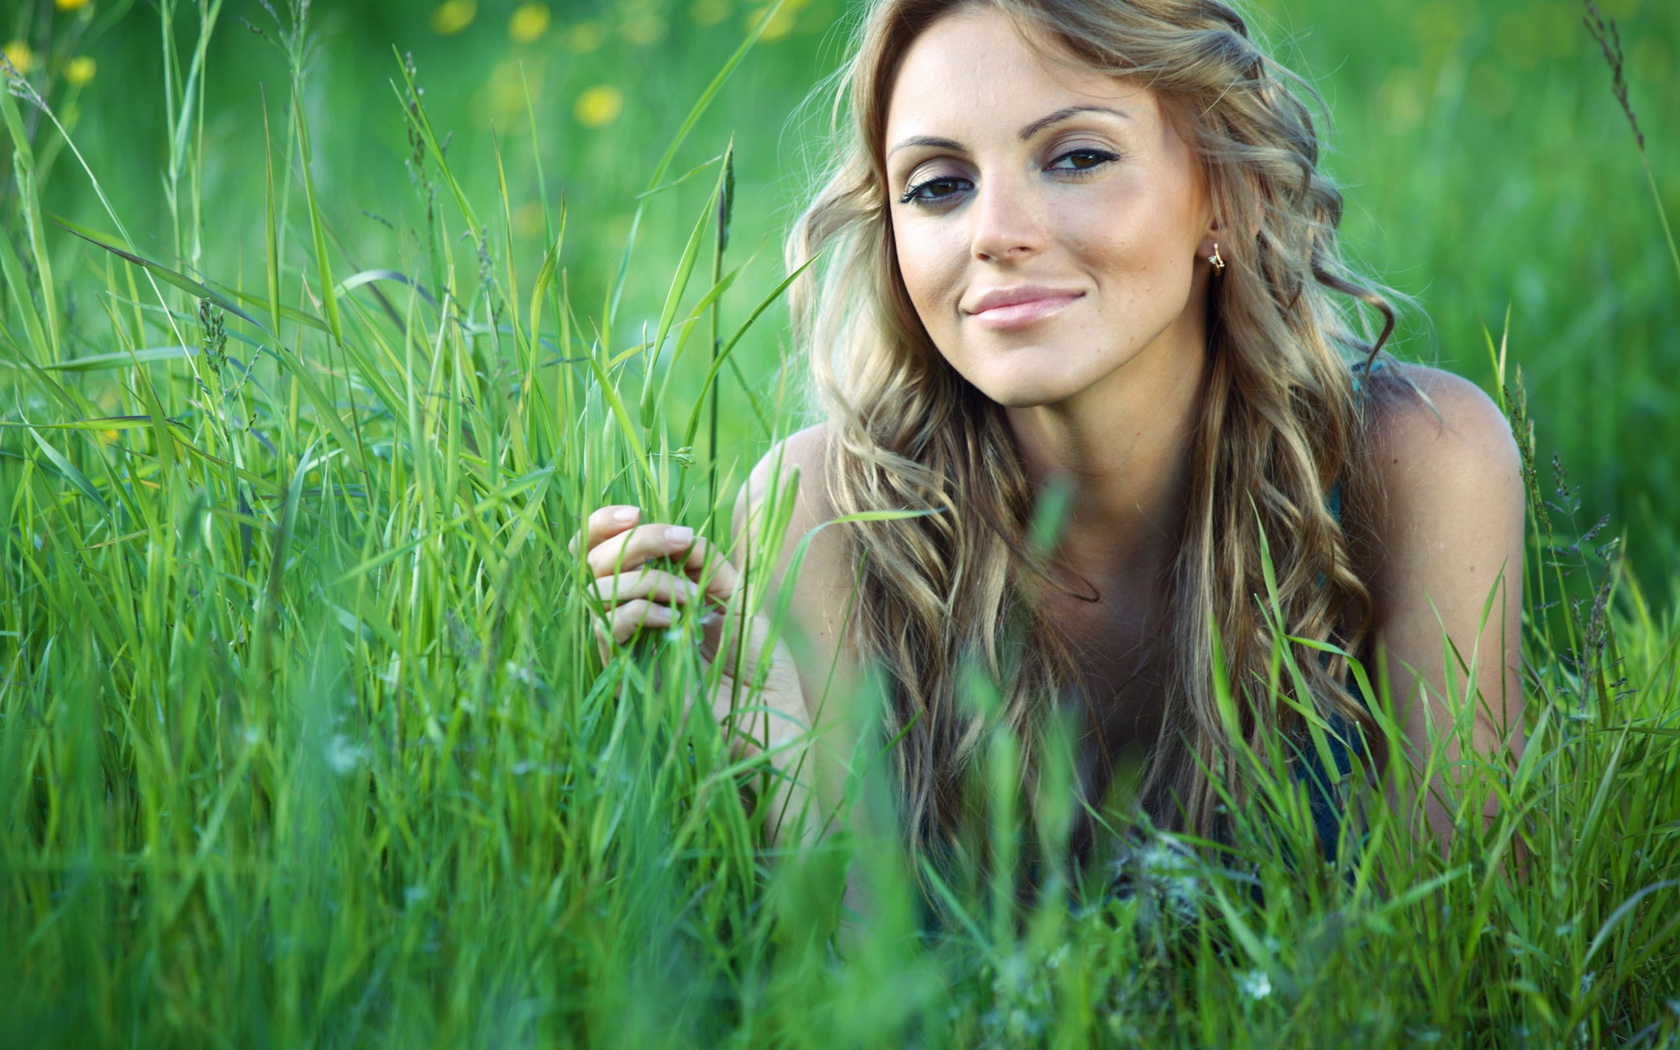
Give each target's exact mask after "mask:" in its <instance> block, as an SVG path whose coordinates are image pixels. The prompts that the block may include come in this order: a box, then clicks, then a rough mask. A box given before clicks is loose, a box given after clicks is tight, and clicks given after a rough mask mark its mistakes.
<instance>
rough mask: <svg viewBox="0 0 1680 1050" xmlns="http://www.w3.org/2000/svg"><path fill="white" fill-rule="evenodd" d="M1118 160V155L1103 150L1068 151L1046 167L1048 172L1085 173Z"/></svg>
mask: <svg viewBox="0 0 1680 1050" xmlns="http://www.w3.org/2000/svg"><path fill="white" fill-rule="evenodd" d="M1119 159H1120V155H1119V154H1117V153H1110V152H1109V151H1108V150H1105V149H1070V150H1068V151H1067V152H1066V153H1064V154H1062V155H1061V156H1059V157H1057V158H1056V159H1055V160H1053V161H1051V162H1050V163H1049V164H1047V165H1046V167H1047V168H1048V169H1049V170H1050V171H1070V172H1086V171H1092V170H1094V169H1096V168H1100V167H1102V166H1103V165H1104V164H1112V163H1113V162H1115V161H1117V160H1119Z"/></svg>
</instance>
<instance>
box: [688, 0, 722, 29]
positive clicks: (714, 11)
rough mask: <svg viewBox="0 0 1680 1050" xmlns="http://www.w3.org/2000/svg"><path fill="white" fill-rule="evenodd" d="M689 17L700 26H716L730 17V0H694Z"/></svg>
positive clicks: (689, 10)
mask: <svg viewBox="0 0 1680 1050" xmlns="http://www.w3.org/2000/svg"><path fill="white" fill-rule="evenodd" d="M688 17H690V18H692V19H694V24H695V25H699V26H715V25H717V24H718V23H719V22H721V21H723V20H724V19H725V18H728V17H729V0H694V6H693V7H690V8H689V9H688Z"/></svg>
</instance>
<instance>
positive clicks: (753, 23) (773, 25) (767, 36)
mask: <svg viewBox="0 0 1680 1050" xmlns="http://www.w3.org/2000/svg"><path fill="white" fill-rule="evenodd" d="M809 2H810V0H786V2H785V3H783V4H782V6H780V7H775V6H774V5H773V4H766V5H764V6H763V7H760V8H758V9H757V10H755V11H749V12H748V13H747V31H748V32H751V31H752V30H754V29H757V28H758V24H759V23H760V22H762V21H764V18H765V16H766V15H770V11H771V9H772V8H774V9H775V12H776V13H775V14H774V15H771V16H770V24H769V25H766V26H765V27H764V33H763V35H761V36H760V37H759V39H760V40H762V41H764V42H765V43H773V42H775V41H777V40H780V39H781V38H782V37H784V36H787V35H788V34H789V33H790V32H792V31H793V23H794V21H795V20H796V19H797V18H798V17H799V10H800V8H802V7H805V6H806V4H808V3H809Z"/></svg>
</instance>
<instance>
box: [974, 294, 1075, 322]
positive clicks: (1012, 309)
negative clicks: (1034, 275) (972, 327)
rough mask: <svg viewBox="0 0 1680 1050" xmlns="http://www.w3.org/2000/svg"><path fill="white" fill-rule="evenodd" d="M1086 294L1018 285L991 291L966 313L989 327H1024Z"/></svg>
mask: <svg viewBox="0 0 1680 1050" xmlns="http://www.w3.org/2000/svg"><path fill="white" fill-rule="evenodd" d="M1082 294H1084V293H1082V292H1067V291H1062V290H1061V289H1057V288H1045V287H1041V286H1039V285H1031V284H1024V285H1017V286H1015V287H1013V288H998V289H995V290H993V291H990V292H987V293H986V294H985V295H982V296H981V297H980V298H979V299H978V300H976V301H975V303H974V305H973V306H970V307H967V308H965V309H964V311H963V312H964V313H967V314H968V315H969V316H970V317H972V318H974V319H975V320H976V321H979V322H980V323H981V324H983V325H985V326H986V327H988V328H998V329H1008V328H1024V327H1026V326H1027V325H1030V324H1034V323H1036V322H1038V321H1042V320H1043V319H1044V318H1046V317H1049V316H1050V315H1051V314H1054V313H1056V312H1058V311H1059V310H1061V308H1062V307H1064V306H1066V305H1067V304H1069V303H1071V302H1073V301H1074V300H1075V299H1078V298H1079V297H1080V296H1081V295H1082Z"/></svg>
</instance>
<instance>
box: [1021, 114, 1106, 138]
mask: <svg viewBox="0 0 1680 1050" xmlns="http://www.w3.org/2000/svg"><path fill="white" fill-rule="evenodd" d="M1081 113H1108V114H1111V115H1113V116H1116V117H1119V118H1120V119H1121V120H1131V119H1132V116H1131V114H1130V113H1127V112H1125V111H1124V110H1119V109H1113V108H1111V107H1109V106H1069V107H1067V108H1066V109H1058V110H1057V111H1056V112H1054V113H1052V114H1050V115H1049V116H1048V117H1042V118H1040V119H1038V120H1035V121H1033V122H1032V123H1031V124H1028V125H1027V126H1026V127H1024V128H1022V129H1021V130H1020V132H1019V134H1020V136H1021V141H1022V142H1025V141H1027V140H1028V139H1030V138H1032V137H1033V136H1034V135H1036V134H1038V133H1039V132H1041V131H1043V130H1044V129H1045V128H1047V127H1049V126H1050V125H1052V124H1059V123H1061V122H1062V121H1064V120H1066V119H1068V118H1069V117H1076V116H1078V115H1079V114H1081Z"/></svg>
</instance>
